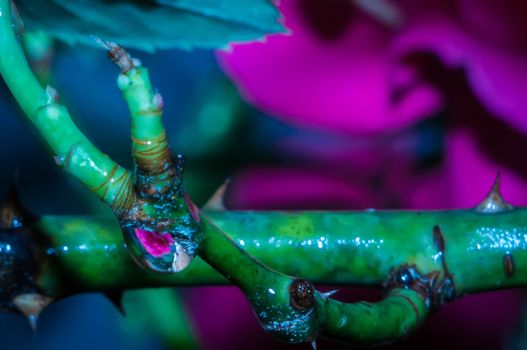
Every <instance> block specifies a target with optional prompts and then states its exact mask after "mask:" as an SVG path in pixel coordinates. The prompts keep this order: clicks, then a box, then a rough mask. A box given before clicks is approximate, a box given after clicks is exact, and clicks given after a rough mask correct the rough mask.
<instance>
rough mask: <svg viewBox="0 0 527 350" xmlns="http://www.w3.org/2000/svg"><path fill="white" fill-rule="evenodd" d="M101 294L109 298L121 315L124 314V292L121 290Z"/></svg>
mask: <svg viewBox="0 0 527 350" xmlns="http://www.w3.org/2000/svg"><path fill="white" fill-rule="evenodd" d="M103 294H104V295H105V296H106V298H108V300H110V302H111V303H112V304H113V305H114V306H115V308H116V309H117V311H119V313H120V314H121V315H122V316H125V315H126V312H125V310H124V307H123V294H124V292H123V291H122V290H117V291H109V292H104V293H103Z"/></svg>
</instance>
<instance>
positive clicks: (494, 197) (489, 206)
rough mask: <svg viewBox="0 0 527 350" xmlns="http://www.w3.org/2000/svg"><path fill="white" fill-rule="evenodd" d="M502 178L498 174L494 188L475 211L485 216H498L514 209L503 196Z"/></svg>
mask: <svg viewBox="0 0 527 350" xmlns="http://www.w3.org/2000/svg"><path fill="white" fill-rule="evenodd" d="M500 188H501V176H500V173H499V172H498V173H497V175H496V179H495V180H494V183H493V184H492V187H491V189H490V191H489V193H488V194H487V196H486V197H485V198H484V199H483V201H482V202H481V203H480V204H479V205H478V206H477V207H476V208H474V210H475V211H476V212H478V213H483V214H496V213H501V212H504V211H510V210H513V209H514V206H512V205H511V204H509V203H507V201H505V199H503V197H502V195H501V190H500Z"/></svg>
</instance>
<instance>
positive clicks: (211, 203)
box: [203, 178, 231, 211]
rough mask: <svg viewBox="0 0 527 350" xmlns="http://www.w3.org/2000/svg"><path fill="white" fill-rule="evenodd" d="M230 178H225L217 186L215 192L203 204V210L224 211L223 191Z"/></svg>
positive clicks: (225, 189)
mask: <svg viewBox="0 0 527 350" xmlns="http://www.w3.org/2000/svg"><path fill="white" fill-rule="evenodd" d="M230 181H231V179H229V178H228V179H226V180H225V181H224V182H223V184H222V185H221V186H220V187H218V189H217V190H216V192H214V194H213V195H212V197H210V199H209V200H208V201H207V203H206V204H205V205H204V206H203V210H205V211H225V210H227V209H226V207H225V192H226V191H227V186H229V182H230Z"/></svg>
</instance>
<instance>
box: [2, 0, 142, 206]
mask: <svg viewBox="0 0 527 350" xmlns="http://www.w3.org/2000/svg"><path fill="white" fill-rule="evenodd" d="M11 17H12V14H11V7H10V4H9V0H0V50H1V51H0V74H1V75H2V77H3V78H4V80H5V82H6V84H7V86H8V87H9V89H10V90H11V92H12V94H13V96H14V97H15V98H16V100H17V102H18V104H19V105H20V107H22V109H23V110H24V112H25V114H26V115H27V117H28V118H29V120H30V121H31V122H32V123H33V124H34V125H35V126H36V127H37V128H38V129H39V131H40V133H41V134H42V136H43V137H44V139H45V140H46V142H47V143H48V145H49V146H50V147H51V149H52V150H53V153H54V154H55V160H56V162H57V163H58V164H59V165H62V166H64V169H65V170H66V171H68V172H69V173H71V174H72V175H73V176H75V177H76V178H78V179H79V180H80V181H81V182H83V183H84V184H85V185H86V186H87V187H88V188H89V189H90V190H92V191H93V192H95V193H96V194H97V195H98V196H99V197H100V198H101V199H102V200H103V201H105V202H106V203H108V204H110V205H112V207H113V208H114V209H115V210H122V209H124V208H126V207H129V206H130V205H131V202H132V200H133V198H132V197H133V193H132V187H131V181H130V174H129V172H128V171H127V170H126V169H124V168H122V167H120V166H119V165H118V164H117V163H115V162H114V161H113V160H111V159H110V158H109V157H108V156H107V155H105V154H103V153H102V152H100V151H99V150H98V149H97V148H96V147H95V146H94V145H93V144H92V143H91V142H90V141H89V140H88V139H87V138H86V137H85V136H84V134H83V133H82V132H81V131H80V130H79V129H78V128H77V126H76V125H75V124H74V123H73V121H72V120H71V117H70V115H69V113H68V111H67V110H66V108H65V107H64V106H61V105H60V104H58V103H57V102H58V95H57V93H56V91H55V90H54V89H53V88H51V87H48V88H46V89H44V88H43V87H42V86H41V85H40V83H39V82H38V80H37V79H36V77H35V75H34V74H33V72H32V71H31V68H30V67H29V64H28V62H27V59H26V57H25V55H24V52H23V51H22V47H21V45H20V43H19V41H18V38H17V37H16V34H15V30H14V26H13V25H12V18H11Z"/></svg>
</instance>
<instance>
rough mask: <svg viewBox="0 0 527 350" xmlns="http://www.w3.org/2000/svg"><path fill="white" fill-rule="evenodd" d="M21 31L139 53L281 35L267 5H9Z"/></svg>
mask: <svg viewBox="0 0 527 350" xmlns="http://www.w3.org/2000/svg"><path fill="white" fill-rule="evenodd" d="M15 3H16V5H17V7H18V10H19V12H20V16H21V17H22V20H23V21H24V25H25V27H26V29H27V30H42V31H44V32H46V33H48V34H49V35H51V36H53V37H56V38H58V39H61V40H63V41H65V42H67V43H70V44H77V43H83V44H88V45H95V43H94V41H93V39H92V38H91V35H95V36H97V37H100V38H101V39H104V40H108V41H115V42H116V43H118V44H119V45H122V46H124V47H128V48H135V49H140V50H144V51H154V50H156V49H169V48H174V47H177V48H182V49H192V48H204V49H215V48H221V47H225V46H226V45H227V44H228V43H230V42H240V41H253V40H257V39H260V38H262V37H263V36H265V35H267V34H271V33H279V32H283V31H284V27H283V26H282V25H281V24H280V22H279V19H280V13H279V12H278V10H277V8H276V7H275V5H274V4H273V3H272V0H250V1H247V0H74V1H72V0H15Z"/></svg>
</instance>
